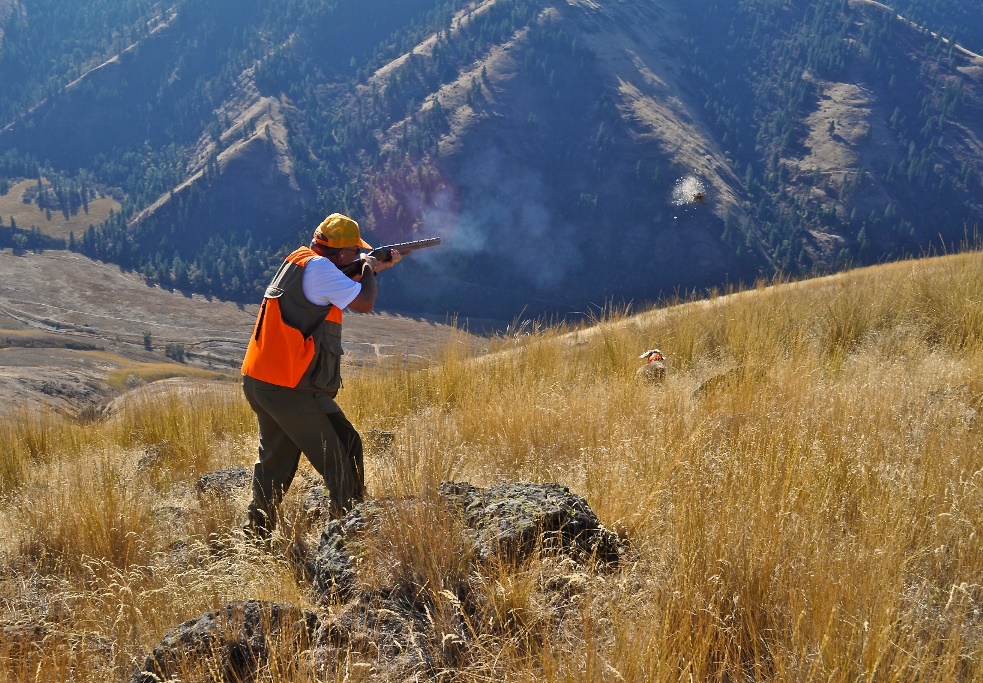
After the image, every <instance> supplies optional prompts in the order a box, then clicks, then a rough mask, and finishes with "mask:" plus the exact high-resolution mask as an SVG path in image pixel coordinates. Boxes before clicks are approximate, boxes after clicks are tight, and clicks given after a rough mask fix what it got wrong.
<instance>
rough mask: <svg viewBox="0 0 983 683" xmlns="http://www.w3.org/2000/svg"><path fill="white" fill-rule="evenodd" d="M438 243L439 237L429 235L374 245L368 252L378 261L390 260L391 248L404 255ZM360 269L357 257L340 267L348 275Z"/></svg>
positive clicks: (355, 273) (358, 271) (352, 274)
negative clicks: (418, 238)
mask: <svg viewBox="0 0 983 683" xmlns="http://www.w3.org/2000/svg"><path fill="white" fill-rule="evenodd" d="M439 244H440V238H439V237H429V238H427V239H423V240H413V241H410V242H398V243H397V244H387V245H385V246H381V247H376V248H375V249H373V250H372V251H370V252H369V253H368V255H369V256H374V257H375V258H377V259H378V260H380V261H391V260H392V257H393V249H395V250H396V251H398V252H399V254H400V256H405V255H406V254H409V253H412V252H414V251H417V250H419V249H428V248H430V247H436V246H437V245H439ZM361 270H362V260H361V259H359V260H358V261H355V262H354V263H352V264H350V265H348V266H345V267H344V268H342V270H341V272H343V273H344V274H345V275H347V276H348V277H354V276H355V275H358V274H359V273H360V272H361Z"/></svg>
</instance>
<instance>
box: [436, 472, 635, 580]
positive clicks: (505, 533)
mask: <svg viewBox="0 0 983 683" xmlns="http://www.w3.org/2000/svg"><path fill="white" fill-rule="evenodd" d="M438 492H439V495H440V497H441V498H443V499H444V500H446V501H447V502H448V503H450V504H452V505H455V506H457V507H458V508H459V509H460V510H461V511H462V512H463V514H464V521H465V525H466V526H467V527H468V528H469V529H472V530H473V532H474V534H475V543H476V544H477V546H478V554H479V556H480V557H482V558H489V557H492V556H498V557H500V558H502V559H508V560H518V561H521V560H523V559H524V558H526V557H528V556H529V555H530V554H531V553H533V552H535V551H536V550H537V549H538V548H541V549H542V550H544V551H547V552H550V553H557V552H561V553H566V554H570V555H572V556H573V557H575V558H576V559H579V560H582V561H585V562H587V561H590V562H593V561H597V562H601V563H605V564H609V563H616V562H617V561H618V558H619V557H620V555H621V554H622V553H623V552H624V548H623V547H622V544H621V542H620V540H619V539H618V536H617V534H615V533H614V532H612V531H609V530H607V529H605V528H604V526H603V525H602V524H601V521H600V520H599V519H598V518H597V515H595V514H594V511H593V510H591V508H590V506H589V505H588V504H587V501H586V500H584V498H582V497H581V496H578V495H576V494H573V493H571V492H570V489H569V488H567V487H566V486H560V485H559V484H528V483H509V484H499V485H497V486H492V487H491V488H488V489H479V488H477V487H474V486H471V485H470V484H468V483H452V482H444V483H442V484H441V485H440V488H439V490H438Z"/></svg>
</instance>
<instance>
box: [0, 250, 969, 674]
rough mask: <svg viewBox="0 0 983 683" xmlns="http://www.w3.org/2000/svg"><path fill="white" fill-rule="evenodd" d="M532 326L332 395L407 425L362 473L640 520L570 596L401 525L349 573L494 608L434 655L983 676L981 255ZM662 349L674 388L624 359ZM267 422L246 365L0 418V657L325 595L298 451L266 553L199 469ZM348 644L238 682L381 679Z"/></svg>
mask: <svg viewBox="0 0 983 683" xmlns="http://www.w3.org/2000/svg"><path fill="white" fill-rule="evenodd" d="M532 328H533V329H527V330H526V331H528V332H530V333H529V334H520V335H516V336H514V337H505V338H501V339H500V340H499V341H500V343H499V347H498V348H497V349H496V350H495V351H494V352H493V353H490V354H487V355H483V356H480V357H474V356H472V355H471V354H470V352H469V351H468V350H467V345H466V344H463V343H461V344H457V343H453V342H452V343H450V344H448V346H447V347H446V348H445V349H444V351H443V353H442V354H441V358H440V360H439V361H438V362H435V363H433V364H432V365H431V366H430V367H427V368H424V369H415V370H414V369H411V368H410V367H408V366H407V365H406V364H403V363H400V362H392V363H388V364H386V365H384V366H366V367H364V368H362V369H361V370H359V371H358V374H357V375H356V376H353V377H350V378H349V380H348V381H347V382H346V387H345V390H344V393H343V396H342V397H341V400H342V402H343V403H344V405H345V406H346V408H347V411H348V413H349V415H350V417H351V418H352V419H353V421H354V422H355V424H356V425H358V426H359V428H360V429H361V430H362V431H363V432H364V433H365V434H366V435H369V434H372V433H382V432H391V433H393V434H394V444H393V446H392V447H391V448H389V449H385V448H383V447H381V446H372V445H371V444H370V451H369V453H368V456H367V470H368V471H367V482H368V486H369V495H370V497H371V498H375V499H405V498H407V497H410V498H416V499H418V500H421V501H433V500H434V499H435V496H436V493H435V491H436V487H437V484H438V483H439V482H440V481H442V480H456V481H463V480H467V481H470V482H472V483H473V484H476V485H488V484H492V483H496V482H502V481H535V482H548V481H556V482H559V483H562V484H565V485H568V486H569V487H571V489H572V490H574V491H575V492H577V493H580V494H582V495H583V496H585V497H586V499H587V501H588V502H589V503H590V505H591V506H592V507H593V509H594V510H595V511H596V512H597V513H598V515H599V517H600V518H601V520H603V521H604V523H605V524H606V525H607V526H609V527H610V528H612V529H614V530H616V531H617V532H618V534H619V535H620V536H621V537H622V538H623V539H624V540H625V541H626V542H627V543H628V544H629V546H630V551H629V556H628V560H627V561H626V562H623V563H622V564H621V565H620V566H619V567H618V568H617V569H616V570H615V571H613V572H606V573H602V572H594V571H590V570H587V571H585V573H584V574H583V575H580V576H578V577H577V582H576V585H574V584H573V583H570V584H568V588H569V589H570V590H569V593H570V594H569V595H568V596H567V599H566V601H565V602H563V603H562V605H558V604H557V603H555V602H553V601H551V600H547V599H546V597H545V595H546V594H545V588H544V578H543V577H544V576H545V575H546V574H545V572H546V560H541V559H535V558H534V559H531V560H529V561H526V562H524V563H520V564H517V565H508V564H500V565H496V564H487V563H482V562H480V561H478V560H476V559H475V558H471V557H468V556H466V555H461V554H460V552H459V548H458V547H457V546H456V545H454V541H453V540H452V538H451V535H450V534H446V535H445V534H444V533H443V532H442V530H444V529H445V527H444V526H442V525H441V523H440V520H436V521H435V520H434V519H432V518H431V517H430V516H426V515H425V516H424V517H415V516H413V515H412V514H409V513H407V514H403V515H401V516H396V517H395V518H394V519H393V520H390V526H389V527H388V531H387V533H385V534H383V535H381V536H379V537H377V538H375V539H374V540H372V541H371V542H367V543H366V547H365V548H364V552H366V553H367V554H368V555H367V556H366V557H365V558H364V566H365V567H366V568H367V571H368V574H367V575H365V576H363V578H362V579H361V580H363V581H368V582H370V583H371V582H372V581H378V580H379V576H380V575H384V574H387V573H388V574H391V575H392V576H396V577H402V578H401V580H402V581H405V582H408V583H409V584H410V585H409V586H408V587H409V589H410V590H411V591H412V592H414V593H415V594H417V595H419V596H424V597H425V600H426V604H428V605H431V606H432V607H433V609H434V610H435V614H440V613H445V612H452V611H453V610H454V609H455V604H454V601H456V600H458V598H459V597H461V596H467V599H468V601H469V602H470V603H472V604H476V605H480V606H481V609H482V610H483V612H482V613H483V614H484V615H485V617H486V619H487V622H488V624H489V626H488V627H487V629H486V630H485V631H483V633H484V635H483V636H482V637H481V638H480V639H477V640H476V641H475V642H474V644H473V646H472V647H471V648H470V649H469V650H467V652H466V657H464V658H463V659H459V660H456V661H454V662H450V661H447V662H445V664H446V669H445V671H444V673H443V674H441V675H440V677H441V680H461V681H475V682H477V681H487V680H511V681H525V680H528V681H532V680H537V681H556V682H559V681H586V680H589V681H621V680H624V681H745V680H756V681H816V680H823V681H832V682H843V683H847V682H851V683H852V682H853V681H858V680H864V681H879V682H880V681H897V682H901V681H938V682H942V681H946V682H948V681H966V682H969V681H978V680H980V679H981V677H983V659H981V657H983V547H981V537H980V528H979V526H980V522H981V520H983V421H981V411H983V254H981V253H979V252H973V253H964V254H958V255H948V256H943V257H938V258H926V259H923V260H918V261H904V262H898V263H894V264H890V265H881V266H877V267H873V268H868V269H863V270H856V271H851V272H846V273H842V274H839V275H836V276H830V277H826V278H821V279H816V280H811V281H806V282H787V283H774V284H772V285H770V286H766V285H765V284H764V283H762V284H761V285H760V286H758V287H756V288H754V289H751V290H748V291H741V292H733V293H722V294H720V295H716V296H712V297H710V298H707V299H704V300H697V301H688V302H680V303H677V304H673V305H668V306H665V307H662V308H658V309H655V310H651V311H647V312H643V313H639V314H634V315H632V314H629V312H627V311H611V312H610V313H609V314H608V315H607V316H605V318H604V319H603V320H598V321H597V322H596V324H595V325H593V326H589V327H583V328H579V329H567V328H564V327H562V326H560V327H542V328H536V326H532ZM653 346H658V347H659V348H661V349H662V350H663V351H664V352H665V354H666V355H667V357H668V373H667V376H666V378H665V380H664V381H663V382H662V383H661V384H648V383H644V382H639V381H637V380H636V379H635V370H636V367H637V364H638V363H639V361H638V360H637V356H638V354H639V353H641V352H642V351H643V350H645V349H648V348H651V347H653ZM373 430H376V431H373ZM372 443H374V442H372ZM255 448H256V427H255V424H254V418H253V416H252V414H251V413H250V411H249V409H248V407H247V406H246V405H245V402H244V401H243V399H242V398H241V396H240V395H239V393H238V392H237V391H235V390H226V391H221V390H218V391H215V390H206V389H205V388H202V389H200V390H199V391H197V392H194V393H191V394H183V395H178V394H173V395H165V396H156V397H150V396H148V397H147V398H145V399H144V400H143V401H140V400H134V401H132V402H130V403H128V404H127V408H126V409H125V410H124V411H123V412H121V413H120V414H118V415H116V416H115V417H112V418H110V419H108V420H106V421H102V422H96V423H90V424H78V423H76V422H73V421H71V420H66V419H63V418H61V417H59V416H58V415H55V414H51V413H43V412H42V413H39V412H34V411H28V410H24V411H23V412H21V413H20V414H19V415H17V416H16V417H15V418H14V419H11V420H7V421H4V422H3V423H2V425H0V494H2V499H0V500H2V503H0V504H2V514H0V539H2V540H0V609H2V615H0V631H2V632H3V633H4V638H2V639H0V643H2V644H0V680H2V681H27V680H31V681H34V680H38V681H61V680H69V679H72V680H78V681H100V682H102V681H107V680H109V681H124V680H128V679H129V677H130V676H131V674H132V672H133V671H134V666H135V665H138V664H141V663H142V662H143V658H144V657H145V655H146V654H147V652H148V651H149V650H150V648H151V647H153V646H154V644H156V643H158V642H160V640H161V638H162V637H163V634H164V632H165V631H166V630H167V629H169V628H171V627H172V626H174V625H176V624H178V623H180V622H182V621H184V620H185V619H189V618H192V617H195V616H197V615H199V614H201V613H202V612H204V611H206V610H210V609H215V608H217V607H218V606H220V605H222V604H224V603H226V602H228V601H230V600H236V599H252V598H257V599H271V600H278V601H282V602H286V603H290V604H294V605H298V606H301V607H305V608H310V609H320V610H322V611H324V610H327V611H328V612H332V613H333V611H334V610H336V609H340V608H341V606H338V605H336V606H328V607H325V606H323V605H321V606H319V607H316V606H315V605H313V604H312V602H311V597H310V592H309V590H308V588H307V587H306V586H305V584H304V582H303V581H298V579H297V578H296V576H295V573H294V570H293V567H292V566H291V564H290V561H289V559H288V558H289V555H290V552H289V548H290V547H291V546H292V543H294V542H295V541H296V540H297V539H299V538H301V537H303V536H304V535H305V534H306V533H308V531H311V529H310V528H309V525H310V524H311V522H309V521H308V520H307V519H306V517H305V516H304V514H303V511H302V507H301V503H300V489H301V488H302V483H303V479H304V477H300V478H298V480H297V483H296V484H295V487H294V489H292V490H291V492H290V495H289V496H288V497H287V500H286V502H285V507H286V508H287V510H286V512H287V515H286V516H287V517H288V518H289V519H291V520H292V523H289V524H286V525H285V526H284V528H283V530H282V534H280V535H278V536H277V538H276V539H275V541H274V544H273V545H274V547H273V551H272V552H266V551H263V550H260V549H257V548H255V547H253V546H250V545H247V544H245V543H244V542H243V541H242V539H241V537H239V536H237V529H238V527H239V525H240V524H241V523H242V522H243V521H244V520H243V517H244V514H243V513H244V506H245V498H244V496H245V495H246V493H245V491H240V492H239V494H237V495H233V496H212V495H205V494H203V493H196V488H195V482H196V480H197V478H198V477H200V476H201V475H202V474H203V473H206V472H209V471H212V470H217V469H222V468H228V467H231V466H233V465H249V464H251V462H252V460H253V458H254V452H255ZM305 467H306V465H305ZM306 471H307V470H305V472H306ZM302 474H304V473H302ZM408 509H409V510H413V509H427V508H426V507H421V508H408ZM314 531H315V532H316V528H315V529H314ZM369 570H370V571H369ZM461 599H464V598H463V597H461ZM324 616H325V617H326V618H330V616H331V614H326V615H324ZM32 643H33V644H32ZM366 652H371V650H367V651H360V650H356V649H352V650H349V651H348V652H347V654H344V653H343V654H342V655H340V656H339V657H340V658H339V659H338V660H336V661H328V662H323V661H322V662H310V661H309V660H307V659H305V658H303V657H301V658H299V659H298V658H296V657H295V656H294V655H295V654H296V653H292V652H281V653H279V655H277V656H276V657H274V658H273V661H271V663H270V665H269V666H268V667H267V668H265V669H264V670H263V671H261V672H260V674H258V676H257V679H256V680H263V681H286V680H291V681H314V680H337V681H343V680H387V679H388V673H389V669H387V661H386V659H385V658H384V657H383V656H382V655H381V654H379V653H377V654H376V655H374V656H373V655H371V654H366ZM435 656H437V657H439V653H437V654H436V655H435ZM442 661H443V660H442ZM219 675H220V674H219V673H217V672H215V671H212V672H211V673H209V672H208V670H207V667H203V668H202V670H200V671H198V672H197V673H195V672H192V671H189V672H187V675H186V676H184V677H183V678H182V680H218V679H216V678H215V677H216V676H219Z"/></svg>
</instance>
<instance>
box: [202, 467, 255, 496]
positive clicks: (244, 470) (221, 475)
mask: <svg viewBox="0 0 983 683" xmlns="http://www.w3.org/2000/svg"><path fill="white" fill-rule="evenodd" d="M252 482H253V471H252V470H251V469H250V468H248V467H241V466H240V467H231V468H229V469H227V470H217V471H215V472H209V473H208V474H203V475H201V476H200V477H198V481H196V482H195V489H197V491H198V492H199V493H233V492H235V491H241V490H243V489H246V488H248V487H249V486H251V485H252Z"/></svg>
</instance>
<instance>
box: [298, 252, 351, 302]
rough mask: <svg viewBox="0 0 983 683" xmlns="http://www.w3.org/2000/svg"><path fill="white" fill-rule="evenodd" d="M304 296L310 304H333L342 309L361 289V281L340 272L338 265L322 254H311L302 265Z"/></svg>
mask: <svg viewBox="0 0 983 683" xmlns="http://www.w3.org/2000/svg"><path fill="white" fill-rule="evenodd" d="M301 284H302V285H303V287H304V296H306V297H307V300H308V301H310V302H311V303H312V304H316V305H318V306H327V305H328V304H334V305H335V306H337V307H338V308H341V309H344V308H346V307H347V306H348V304H350V303H351V302H352V301H354V300H355V297H357V296H358V293H359V292H361V291H362V283H360V282H355V281H354V280H352V279H351V278H350V277H348V276H347V275H345V274H344V273H342V272H341V271H340V270H339V269H338V266H336V265H335V264H333V263H331V261H329V260H328V259H326V258H324V257H323V256H312V257H311V259H310V260H309V261H308V262H307V265H306V266H305V267H304V279H303V280H302V281H301Z"/></svg>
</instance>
